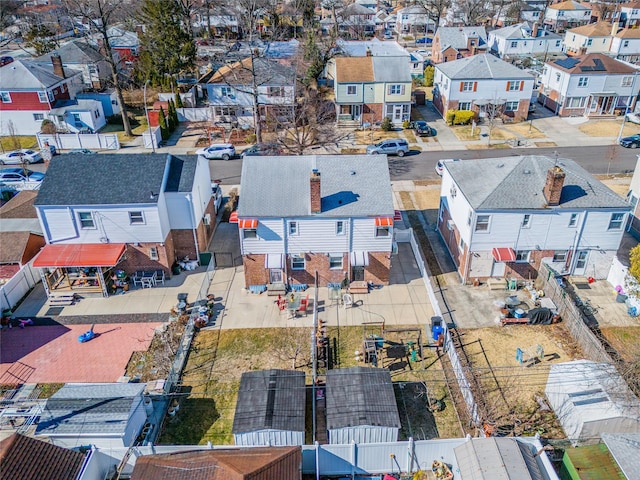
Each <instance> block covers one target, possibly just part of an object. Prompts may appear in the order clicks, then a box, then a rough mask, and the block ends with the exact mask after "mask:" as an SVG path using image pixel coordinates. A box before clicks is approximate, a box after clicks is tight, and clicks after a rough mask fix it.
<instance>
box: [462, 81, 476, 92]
mask: <svg viewBox="0 0 640 480" xmlns="http://www.w3.org/2000/svg"><path fill="white" fill-rule="evenodd" d="M474 83H475V82H462V91H463V92H473V84H474Z"/></svg>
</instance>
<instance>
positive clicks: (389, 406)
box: [327, 367, 400, 429]
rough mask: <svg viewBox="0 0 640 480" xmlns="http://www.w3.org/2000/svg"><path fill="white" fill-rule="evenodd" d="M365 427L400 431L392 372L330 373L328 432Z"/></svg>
mask: <svg viewBox="0 0 640 480" xmlns="http://www.w3.org/2000/svg"><path fill="white" fill-rule="evenodd" d="M363 425H371V426H384V427H398V428H399V427H400V416H399V414H398V406H397V404H396V397H395V394H394V392H393V384H392V383H391V374H390V373H389V370H387V369H384V368H369V367H351V368H341V369H337V370H328V371H327V428H328V429H335V428H344V427H357V426H363Z"/></svg>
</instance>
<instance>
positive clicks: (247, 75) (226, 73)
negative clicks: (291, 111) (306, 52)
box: [206, 57, 296, 85]
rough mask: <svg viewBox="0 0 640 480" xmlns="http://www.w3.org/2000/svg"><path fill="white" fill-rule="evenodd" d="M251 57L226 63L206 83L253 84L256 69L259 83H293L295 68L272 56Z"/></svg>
mask: <svg viewBox="0 0 640 480" xmlns="http://www.w3.org/2000/svg"><path fill="white" fill-rule="evenodd" d="M253 65H254V66H253V68H252V60H251V57H249V58H245V59H244V60H242V61H240V62H236V63H232V64H231V65H224V66H222V67H220V68H219V69H218V71H217V72H216V73H214V74H213V75H212V76H211V78H210V79H209V80H208V81H207V82H206V83H222V84H225V85H251V84H252V83H253V72H252V70H255V75H256V80H257V82H258V85H293V84H294V82H295V75H296V72H295V69H293V68H292V67H289V66H287V65H283V64H281V63H279V62H277V61H276V60H272V59H270V58H262V57H259V58H254V59H253Z"/></svg>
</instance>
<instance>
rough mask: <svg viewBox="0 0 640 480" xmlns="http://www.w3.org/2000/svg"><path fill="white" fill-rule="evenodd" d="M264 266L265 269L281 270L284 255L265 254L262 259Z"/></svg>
mask: <svg viewBox="0 0 640 480" xmlns="http://www.w3.org/2000/svg"><path fill="white" fill-rule="evenodd" d="M264 266H265V268H275V269H283V268H284V255H282V254H281V253H267V255H266V256H265V257H264Z"/></svg>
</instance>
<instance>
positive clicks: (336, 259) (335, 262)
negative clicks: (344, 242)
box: [329, 253, 343, 270]
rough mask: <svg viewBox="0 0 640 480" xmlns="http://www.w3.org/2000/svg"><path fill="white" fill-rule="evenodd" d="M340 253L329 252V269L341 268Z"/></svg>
mask: <svg viewBox="0 0 640 480" xmlns="http://www.w3.org/2000/svg"><path fill="white" fill-rule="evenodd" d="M342 259H343V258H342V254H341V253H330V254H329V268H330V269H331V270H338V269H339V270H342Z"/></svg>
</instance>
